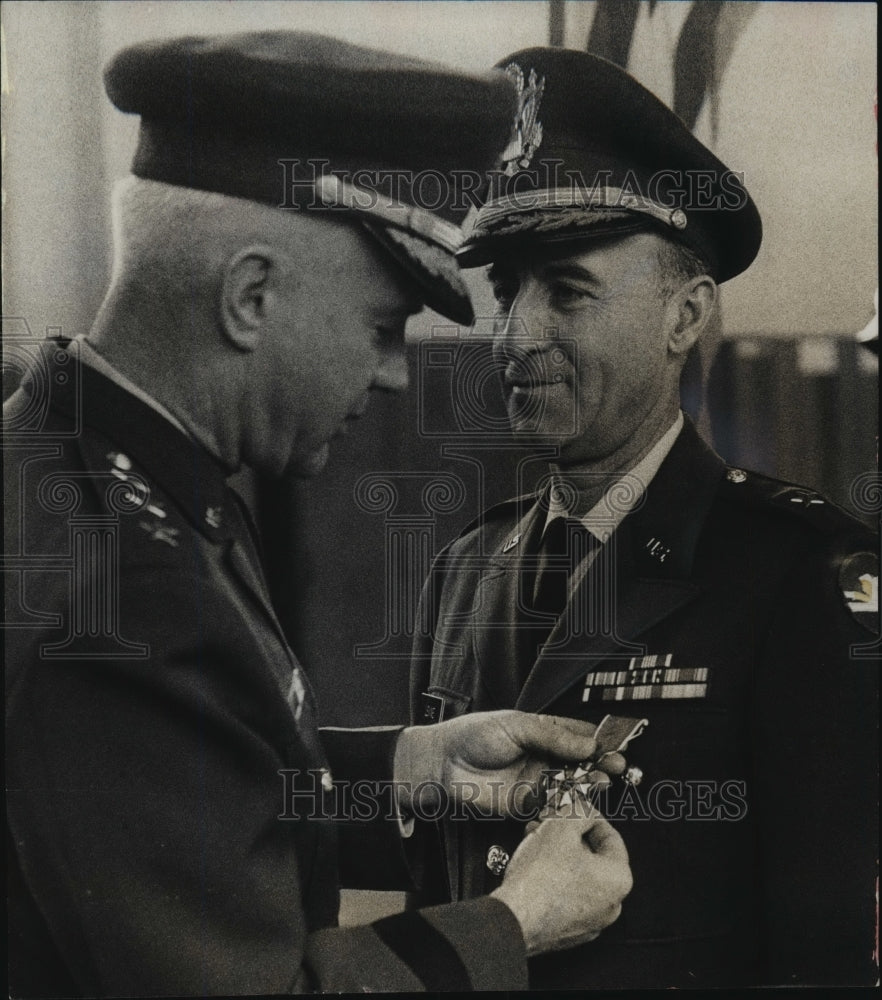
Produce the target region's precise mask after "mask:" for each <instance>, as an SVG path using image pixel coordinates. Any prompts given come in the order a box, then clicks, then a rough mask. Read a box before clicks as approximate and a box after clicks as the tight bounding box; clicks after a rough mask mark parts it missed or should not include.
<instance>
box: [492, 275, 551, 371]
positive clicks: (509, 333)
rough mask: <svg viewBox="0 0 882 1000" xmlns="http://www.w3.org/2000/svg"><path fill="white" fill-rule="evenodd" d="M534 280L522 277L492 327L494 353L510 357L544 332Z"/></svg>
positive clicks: (537, 289) (542, 316)
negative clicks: (523, 279) (511, 298)
mask: <svg viewBox="0 0 882 1000" xmlns="http://www.w3.org/2000/svg"><path fill="white" fill-rule="evenodd" d="M537 284H538V283H537V282H535V281H530V280H525V281H523V282H522V283H521V285H520V287H519V288H518V293H517V295H516V296H515V297H514V299H513V300H512V302H511V305H509V307H508V312H507V313H505V314H503V315H500V316H499V319H498V321H497V323H496V326H495V328H494V331H493V351H494V354H496V356H497V357H499V358H503V359H514V358H520V357H523V355H524V354H525V353H529V349H530V348H531V346H532V345H533V344H534V343H535V342H537V341H540V340H543V339H544V338H545V337H547V336H548V333H547V332H546V330H545V326H544V322H543V321H544V318H545V317H544V315H543V312H542V310H541V308H540V306H541V297H540V294H539V288H538V287H537Z"/></svg>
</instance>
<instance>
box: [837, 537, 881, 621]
mask: <svg viewBox="0 0 882 1000" xmlns="http://www.w3.org/2000/svg"><path fill="white" fill-rule="evenodd" d="M839 589H840V590H841V591H842V599H843V600H844V601H845V605H846V607H847V608H848V610H849V611H850V612H851V613H852V614H853V615H854V617H855V619H856V620H857V621H858V622H860V624H861V625H863V626H864V627H865V628H866V629H868V630H869V631H870V632H872V633H873V634H876V633H878V631H879V557H878V556H877V555H876V554H875V553H874V552H856V553H855V554H854V555H850V556H848V557H846V558H845V559H844V560H843V562H842V565H841V567H840V569H839Z"/></svg>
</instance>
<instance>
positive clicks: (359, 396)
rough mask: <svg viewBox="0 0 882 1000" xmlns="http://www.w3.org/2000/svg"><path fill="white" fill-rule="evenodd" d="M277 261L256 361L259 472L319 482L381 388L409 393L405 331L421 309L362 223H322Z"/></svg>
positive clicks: (415, 294)
mask: <svg viewBox="0 0 882 1000" xmlns="http://www.w3.org/2000/svg"><path fill="white" fill-rule="evenodd" d="M318 225H319V226H320V227H321V228H320V229H319V231H318V233H313V234H312V235H313V237H314V238H313V239H312V240H311V241H305V240H303V239H301V240H300V241H299V242H298V243H297V244H296V245H295V246H294V247H292V249H291V251H290V252H287V253H284V254H282V255H279V256H277V258H276V261H275V265H274V268H273V273H272V275H271V278H270V284H269V285H268V290H267V301H268V308H267V314H268V319H267V321H266V322H265V323H264V325H263V330H262V342H261V347H260V349H259V350H257V351H255V352H254V353H253V355H252V364H253V365H255V366H257V367H259V369H260V372H259V377H258V380H257V384H259V385H261V386H262V387H263V391H262V392H261V402H260V409H261V414H260V416H259V418H258V419H259V423H260V425H261V426H262V432H261V434H260V440H259V441H258V442H256V443H255V444H254V445H253V447H254V448H255V449H256V450H258V451H259V452H260V455H259V462H258V463H255V462H254V461H253V460H252V464H259V467H260V468H261V469H262V470H263V471H265V472H267V473H269V474H270V475H276V476H278V475H283V474H285V473H293V474H295V475H301V476H314V475H316V474H317V473H319V472H320V471H321V470H322V469H323V468H324V466H325V464H326V462H327V460H328V454H329V446H330V442H331V440H332V439H333V438H334V437H336V436H338V435H340V434H343V433H345V432H346V428H347V425H348V424H349V423H350V422H351V421H352V420H355V419H357V418H358V417H360V416H361V415H362V414H363V413H364V411H365V409H366V407H367V405H368V400H369V398H370V394H371V392H372V391H374V390H383V391H391V392H400V391H403V390H404V389H406V388H407V384H408V375H407V362H406V358H405V354H404V327H405V323H406V321H407V319H408V317H409V316H411V315H412V314H414V313H416V312H419V310H420V309H421V308H422V297H421V294H420V292H419V290H418V289H417V287H416V286H415V285H414V284H413V283H412V282H411V280H410V278H408V277H407V275H406V274H405V273H404V272H403V271H402V270H400V269H399V268H398V266H397V265H396V264H395V263H394V262H393V261H392V260H391V258H389V257H388V256H387V255H386V254H385V253H384V252H383V251H382V250H381V249H380V248H379V247H378V246H377V244H376V243H375V242H374V241H373V240H372V239H370V237H369V236H368V235H367V234H366V233H364V232H363V231H362V230H361V229H360V228H359V227H358V226H357V225H355V224H352V223H342V222H330V221H322V222H320V223H318Z"/></svg>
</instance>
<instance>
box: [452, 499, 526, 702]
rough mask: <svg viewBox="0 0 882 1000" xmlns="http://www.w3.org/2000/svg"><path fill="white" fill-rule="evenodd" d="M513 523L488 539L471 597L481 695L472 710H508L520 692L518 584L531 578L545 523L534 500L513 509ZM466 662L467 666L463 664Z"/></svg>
mask: <svg viewBox="0 0 882 1000" xmlns="http://www.w3.org/2000/svg"><path fill="white" fill-rule="evenodd" d="M517 510H518V515H519V516H518V519H517V521H516V523H515V525H514V527H513V529H512V530H511V531H507V532H505V533H504V534H500V535H499V536H498V537H494V538H493V539H492V540H489V541H490V542H491V544H490V546H489V548H488V552H487V568H486V569H485V570H484V571H483V572H482V574H481V579H480V583H479V585H478V587H477V590H476V593H475V622H474V627H473V628H470V629H469V630H468V632H469V635H470V636H471V643H472V656H473V658H474V659H473V661H472V662H474V663H476V664H477V665H478V670H477V675H478V677H479V678H480V683H481V690H480V691H478V692H476V695H475V701H476V704H475V706H474V707H475V708H480V709H494V708H511V707H512V706H513V705H514V703H515V701H516V700H517V696H518V691H519V688H520V678H519V677H518V671H517V666H516V665H517V663H518V662H519V655H520V652H519V649H518V639H519V635H518V629H517V628H516V624H515V623H516V622H517V621H518V619H519V617H520V613H519V610H518V603H519V600H520V593H521V588H522V586H523V583H522V581H523V580H524V579H526V580H531V579H532V574H533V573H534V572H535V561H536V556H535V553H536V547H537V545H538V539H539V535H540V534H541V531H542V528H543V526H544V523H545V511H544V510H542V509H541V508H540V507H539V506H538V505H537V504H536V497H535V496H532V495H531V496H527V497H524V498H522V499H521V500H520V501H519V503H518V508H517ZM467 662H469V661H468V660H467Z"/></svg>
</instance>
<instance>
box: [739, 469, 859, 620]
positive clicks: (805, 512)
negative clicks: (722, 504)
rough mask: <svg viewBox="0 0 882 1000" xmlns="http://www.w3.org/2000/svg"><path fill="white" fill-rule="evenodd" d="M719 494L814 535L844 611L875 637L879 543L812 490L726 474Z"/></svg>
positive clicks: (759, 477)
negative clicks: (787, 519) (787, 520)
mask: <svg viewBox="0 0 882 1000" xmlns="http://www.w3.org/2000/svg"><path fill="white" fill-rule="evenodd" d="M723 489H724V490H725V491H726V493H727V494H728V495H730V496H732V497H733V498H736V501H735V502H740V503H744V504H746V505H748V506H753V507H756V508H763V509H765V510H767V511H768V510H774V511H778V512H782V513H784V514H785V515H786V516H788V517H792V518H794V519H796V520H798V521H799V523H800V524H801V525H804V526H806V527H808V528H809V529H810V530H812V531H816V532H818V537H819V538H820V539H821V551H822V552H823V553H824V554H825V559H826V565H827V566H828V567H829V570H830V573H831V576H832V578H833V579H834V580H836V581H837V584H838V589H839V592H840V594H841V597H842V600H843V602H844V603H845V606H846V608H847V609H848V611H849V612H850V613H851V615H852V617H853V618H854V620H855V621H856V622H859V623H860V624H861V625H863V626H864V627H865V628H866V629H867V630H868V631H870V632H871V633H874V634H875V633H877V632H878V627H879V626H878V619H879V555H878V544H879V540H878V537H877V536H875V535H874V533H873V532H872V531H871V530H870V529H869V528H868V527H867V526H866V525H865V524H863V523H862V522H861V521H859V520H858V519H857V518H856V517H854V516H853V515H852V514H850V513H849V512H848V511H847V510H845V509H844V508H843V507H840V506H839V504H836V503H833V501H832V500H829V499H827V497H825V496H822V495H821V494H820V493H818V492H817V491H816V490H812V489H809V488H808V487H805V486H799V485H797V484H796V483H788V482H784V481H782V480H780V479H772V478H771V477H769V476H763V475H760V473H758V472H746V471H745V470H744V469H735V468H730V469H727V470H726V473H725V476H724V486H723Z"/></svg>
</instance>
